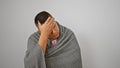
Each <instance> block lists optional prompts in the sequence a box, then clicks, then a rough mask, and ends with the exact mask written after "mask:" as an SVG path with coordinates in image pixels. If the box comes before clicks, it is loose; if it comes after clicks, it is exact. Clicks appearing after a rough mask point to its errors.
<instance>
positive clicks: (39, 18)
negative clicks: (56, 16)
mask: <svg viewBox="0 0 120 68" xmlns="http://www.w3.org/2000/svg"><path fill="white" fill-rule="evenodd" d="M48 17H51V18H53V17H52V15H51V14H49V13H48V12H46V11H42V12H40V13H38V14H37V15H36V17H35V25H36V26H37V28H38V23H40V24H41V26H42V25H43V24H45V21H46V20H47V19H48ZM53 23H55V27H54V28H53V30H52V33H51V34H50V36H49V38H51V39H56V37H58V35H59V28H58V25H57V23H56V21H54V22H53ZM41 26H39V27H41Z"/></svg>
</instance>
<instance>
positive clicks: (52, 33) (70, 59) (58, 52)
mask: <svg viewBox="0 0 120 68" xmlns="http://www.w3.org/2000/svg"><path fill="white" fill-rule="evenodd" d="M35 25H36V27H37V28H38V31H36V32H35V33H33V34H32V35H31V36H30V37H29V38H28V45H27V51H26V55H25V58H24V65H25V68H82V61H81V53H80V47H79V44H78V42H77V39H76V38H75V35H74V33H73V32H72V31H71V30H70V29H68V28H66V27H65V26H62V25H60V24H59V23H58V22H57V21H55V19H54V18H53V17H52V15H50V14H49V13H48V12H46V11H42V12H40V13H38V14H37V15H36V17H35Z"/></svg>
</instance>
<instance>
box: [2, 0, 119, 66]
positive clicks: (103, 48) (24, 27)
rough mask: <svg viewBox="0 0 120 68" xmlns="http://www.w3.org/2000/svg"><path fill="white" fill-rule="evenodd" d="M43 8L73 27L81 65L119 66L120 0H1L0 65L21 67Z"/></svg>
mask: <svg viewBox="0 0 120 68" xmlns="http://www.w3.org/2000/svg"><path fill="white" fill-rule="evenodd" d="M43 10H45V11H48V12H50V13H51V14H52V15H53V16H54V17H55V19H56V20H57V21H58V22H59V23H60V24H62V25H64V26H66V27H68V28H70V29H71V30H73V31H74V33H75V34H76V37H77V39H78V42H79V44H80V47H81V54H82V61H83V68H120V1H119V0H0V68H24V63H23V59H24V55H25V51H26V46H27V39H28V37H29V36H30V34H32V33H33V32H35V31H36V30H37V28H36V27H35V25H34V17H35V15H36V14H37V13H39V12H40V11H43Z"/></svg>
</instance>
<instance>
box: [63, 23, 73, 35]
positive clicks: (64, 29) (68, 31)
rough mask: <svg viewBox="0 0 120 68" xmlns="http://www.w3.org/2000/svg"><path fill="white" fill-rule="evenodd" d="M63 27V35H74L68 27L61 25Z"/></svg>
mask: <svg viewBox="0 0 120 68" xmlns="http://www.w3.org/2000/svg"><path fill="white" fill-rule="evenodd" d="M61 27H63V33H67V34H74V32H73V30H72V29H70V28H68V27H66V26H63V25H61Z"/></svg>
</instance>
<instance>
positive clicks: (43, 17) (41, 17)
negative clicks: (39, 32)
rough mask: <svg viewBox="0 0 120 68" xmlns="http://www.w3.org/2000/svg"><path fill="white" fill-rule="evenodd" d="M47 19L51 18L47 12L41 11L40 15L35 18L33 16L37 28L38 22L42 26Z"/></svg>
mask: <svg viewBox="0 0 120 68" xmlns="http://www.w3.org/2000/svg"><path fill="white" fill-rule="evenodd" d="M48 17H52V15H50V14H49V13H48V12H46V11H42V12H40V13H38V14H37V15H36V16H35V25H36V26H37V24H38V21H39V22H40V23H41V24H44V22H45V21H46V20H47V18H48Z"/></svg>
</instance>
